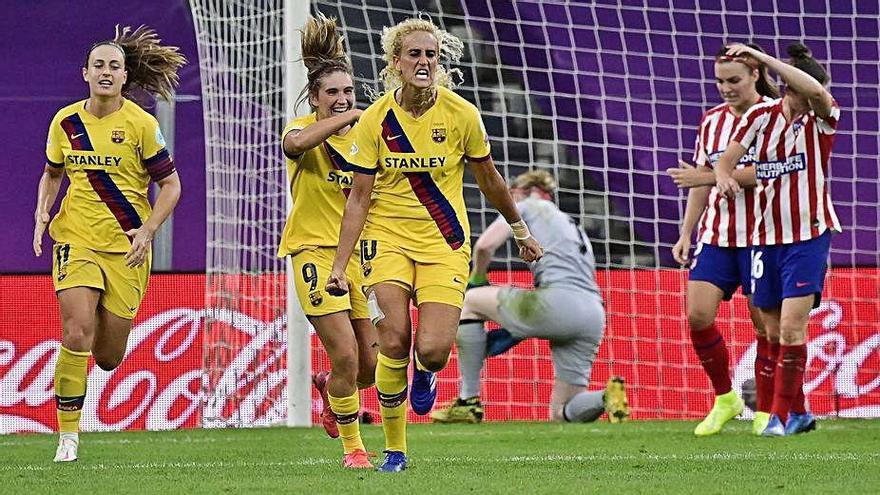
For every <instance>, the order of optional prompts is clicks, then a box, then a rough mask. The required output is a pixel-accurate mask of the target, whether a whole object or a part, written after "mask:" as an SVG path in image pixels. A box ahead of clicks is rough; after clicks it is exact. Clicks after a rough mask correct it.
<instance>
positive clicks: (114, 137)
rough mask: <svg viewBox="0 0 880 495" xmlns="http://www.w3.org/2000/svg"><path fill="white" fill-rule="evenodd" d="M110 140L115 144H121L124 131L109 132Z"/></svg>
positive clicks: (123, 138)
mask: <svg viewBox="0 0 880 495" xmlns="http://www.w3.org/2000/svg"><path fill="white" fill-rule="evenodd" d="M110 141H113V142H114V143H116V144H122V142H123V141H125V131H112V132H110Z"/></svg>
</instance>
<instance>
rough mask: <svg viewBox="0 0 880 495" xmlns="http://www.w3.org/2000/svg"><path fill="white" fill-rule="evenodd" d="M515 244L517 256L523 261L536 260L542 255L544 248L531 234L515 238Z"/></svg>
mask: <svg viewBox="0 0 880 495" xmlns="http://www.w3.org/2000/svg"><path fill="white" fill-rule="evenodd" d="M516 245H517V246H519V257H520V258H522V260H523V261H525V262H528V263H531V262H532V261H538V260H539V259H541V257H542V256H544V248H542V247H541V245H540V244H539V243H538V241H537V240H536V239H535V238H534V237H532V236H529V237H527V238H525V239H516Z"/></svg>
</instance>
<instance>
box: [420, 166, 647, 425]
mask: <svg viewBox="0 0 880 495" xmlns="http://www.w3.org/2000/svg"><path fill="white" fill-rule="evenodd" d="M555 189H556V184H555V182H554V180H553V177H552V176H551V175H550V174H549V173H547V172H546V171H543V170H538V171H533V172H527V173H525V174H522V175H520V176H519V177H517V178H516V180H515V181H514V185H513V187H512V189H511V194H512V196H513V198H514V199H515V200H516V202H517V203H516V206H517V210H518V211H519V213H520V215H522V218H523V219H524V220H525V221H527V222H528V223H529V225H532V233H533V235H534V236H535V239H537V240H538V242H540V243H541V245H542V246H544V247H545V248H546V249H547V251H546V253H545V254H544V257H543V258H541V260H540V261H538V262H537V263H532V264H531V265H530V266H529V268H530V269H531V271H532V273H533V274H534V282H535V287H536V289H535V290H523V289H517V288H514V287H496V286H489V285H488V283H489V282H488V279H487V277H486V270H487V269H488V267H489V262H490V261H491V259H492V256H493V255H494V253H495V251H496V250H497V249H498V248H499V247H501V245H502V244H504V242H505V241H507V239H508V238H509V237H510V234H511V231H510V228H509V227H508V226H507V224H506V223H505V221H504V219H503V218H501V217H499V218H498V219H497V220H495V221H494V222H493V223H492V224H491V225H489V227H488V228H487V229H486V231H485V232H483V235H481V236H480V238H479V240H477V243H476V244H475V245H474V267H473V270H472V272H471V277H470V280H469V285H468V287H473V288H469V289H468V290H467V292H465V295H464V307H463V308H462V311H461V321H460V322H459V326H458V337H457V339H456V346H457V349H458V369H459V376H460V387H459V394H458V398H457V399H455V400H453V402H452V403H451V404H450V405H449V406H448V407H446V408H445V409H441V410H437V411H434V412H432V413H431V419H432V420H434V421H435V422H438V423H477V422H479V421H481V420H482V417H483V406H482V404H481V403H480V371H481V370H482V368H483V361H484V360H485V358H486V357H488V356H496V355H498V354H501V353H502V352H504V351H506V350H508V349H510V348H511V347H513V346H514V345H515V344H516V343H518V342H520V341H521V340H523V339H527V338H530V337H534V338H539V339H546V340H549V341H550V349H551V352H552V353H553V370H554V376H555V379H554V381H553V392H552V395H551V398H550V411H549V412H550V419H551V420H553V421H571V422H584V421H595V420H596V419H598V418H599V416H600V415H601V414H602V413H603V412H608V419H609V420H610V421H611V422H613V423H617V422H619V421H621V420H623V419H625V418H626V417H628V416H629V407H628V403H627V400H626V392H625V390H624V385H623V380H622V379H620V378H616V377H615V378H612V379H611V380H609V382H608V386H607V387H606V389H605V391H604V392H603V391H587V390H585V388H586V387H587V385H588V384H589V382H590V373H591V371H592V368H593V361H594V360H595V359H596V354H597V353H598V352H599V343H600V342H601V341H602V336H603V335H604V333H605V309H604V307H603V304H602V295H601V294H600V292H599V287H598V285H596V268H595V260H594V259H593V249H592V247H591V246H590V241H589V239H587V236H586V234H585V233H584V231H583V230H582V229H581V228H580V227H579V226H578V225H577V224H576V223H575V222H574V220H573V219H572V218H571V217H570V216H568V215H567V214H565V213H563V212H562V211H560V210H559V208H558V207H557V206H556V205H555V204H554V203H553V202H552V194H553V191H554V190H555ZM560 308H565V311H560V310H559V309H560ZM486 320H492V321H495V322H497V323H498V324H500V325H501V326H502V328H500V329H497V330H492V331H491V332H489V333H488V334H487V333H486V331H485V330H484V329H483V322H484V321H486Z"/></svg>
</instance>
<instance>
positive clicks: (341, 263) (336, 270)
mask: <svg viewBox="0 0 880 495" xmlns="http://www.w3.org/2000/svg"><path fill="white" fill-rule="evenodd" d="M375 179H376V176H374V175H369V174H360V173H355V174H354V180H353V183H352V188H351V194H350V195H349V196H348V201H347V202H346V203H345V213H343V215H342V226H341V227H340V228H339V247H338V248H337V249H336V257H335V258H334V259H333V270H332V271H331V272H330V277H329V278H328V279H327V285H326V290H327V292H328V293H330V294H331V295H334V296H341V295H344V294H347V293H348V280H347V279H346V277H345V267H346V266H348V260H350V259H351V254H352V252H354V246H355V244H357V240H358V239H359V238H360V236H361V232H362V231H363V230H364V223H365V222H366V221H367V211H368V210H369V208H370V196H371V194H372V192H373V182H374V181H375Z"/></svg>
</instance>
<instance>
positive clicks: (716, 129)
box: [694, 96, 772, 247]
mask: <svg viewBox="0 0 880 495" xmlns="http://www.w3.org/2000/svg"><path fill="white" fill-rule="evenodd" d="M768 101H772V99H771V98H769V97H766V96H764V97H761V100H759V101H758V103H763V102H768ZM740 120H741V117H737V116H736V115H734V113H733V111H732V109H731V108H730V106H729V105H727V104H726V103H725V104H721V105H718V106H716V107H714V108H712V109H711V110H709V111H708V112H706V113H705V114H704V115H703V119H702V120H701V121H700V129H699V131H698V133H697V144H696V147H695V148H696V149H695V150H694V162H695V163H696V164H697V166H703V167H709V168H714V167H715V164H716V163H717V162H718V159H719V158H720V157H721V155H722V154H723V153H724V150H726V149H727V143H728V142H730V138H731V137H732V136H733V131H734V130H735V129H736V128H737V125H739V122H740ZM751 151H752V150H751V149H750V150H749V152H748V153H746V154H745V156H743V157H742V159H741V160H740V161H739V163H738V164H737V168H743V167H749V166H751V163H752V161H753V160H754V157H753V156H752V153H751ZM757 213H758V211H757V210H756V209H755V192H754V190H753V189H751V188H748V189H746V188H744V189H743V190H742V191H740V193H739V194H737V195H736V198H734V199H733V200H729V199H727V198H725V197H724V196H723V195H721V194H719V193H718V188H716V187H714V186H713V187H712V189H711V190H710V191H709V201H708V204H707V206H706V209H705V210H704V211H703V214H702V216H701V217H700V221H699V224H698V225H699V230H698V231H697V242H700V243H703V244H712V245H715V246H720V247H746V246H750V245H751V239H752V230H753V228H754V224H755V218H756V215H757Z"/></svg>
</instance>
